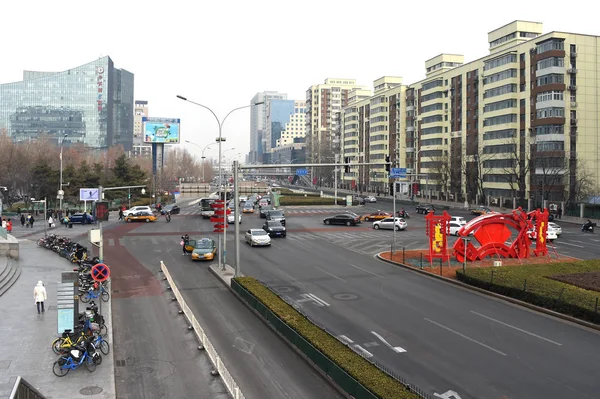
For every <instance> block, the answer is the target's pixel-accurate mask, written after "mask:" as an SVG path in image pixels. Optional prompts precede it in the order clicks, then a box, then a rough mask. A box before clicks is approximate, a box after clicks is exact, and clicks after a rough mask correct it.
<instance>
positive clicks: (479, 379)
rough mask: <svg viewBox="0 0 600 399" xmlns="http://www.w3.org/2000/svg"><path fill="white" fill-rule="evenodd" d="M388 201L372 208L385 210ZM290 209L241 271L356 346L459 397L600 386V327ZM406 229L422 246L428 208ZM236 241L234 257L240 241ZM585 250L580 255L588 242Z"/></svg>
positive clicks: (367, 233)
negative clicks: (393, 259)
mask: <svg viewBox="0 0 600 399" xmlns="http://www.w3.org/2000/svg"><path fill="white" fill-rule="evenodd" d="M387 205H388V204H384V203H380V204H376V205H374V206H372V205H369V206H367V207H365V210H366V209H368V208H371V209H383V210H386V209H388V207H387ZM389 205H391V204H389ZM409 211H410V210H409ZM320 212H321V213H320ZM287 214H288V217H287V219H288V237H287V238H286V239H275V240H273V245H272V246H271V247H267V248H250V247H249V246H246V245H245V244H242V253H241V259H242V262H243V263H242V265H241V266H242V270H243V272H244V273H245V274H247V275H252V276H255V277H257V278H259V279H260V280H262V281H263V282H265V283H267V284H269V285H270V286H271V287H272V288H273V289H275V290H276V291H278V292H279V293H280V294H281V295H283V296H285V298H286V299H287V300H288V301H289V302H290V303H292V304H293V305H295V306H297V307H299V308H300V309H301V310H302V311H303V312H305V313H306V314H307V315H309V316H310V317H311V318H312V319H313V320H315V321H316V322H317V323H319V324H320V325H322V326H324V327H325V328H327V329H328V330H329V331H330V332H331V333H332V334H334V335H336V336H338V338H339V339H341V340H343V341H345V342H347V343H348V344H349V345H350V346H351V347H352V348H353V349H354V350H355V351H357V352H361V353H363V355H365V356H367V357H369V358H370V359H372V360H373V361H375V362H379V363H381V364H383V365H385V366H387V367H389V368H390V369H392V370H394V371H395V372H397V373H398V374H400V375H402V376H404V377H405V378H407V379H408V380H409V381H411V382H412V383H414V384H416V385H417V386H419V387H420V388H422V389H425V390H426V391H428V392H430V393H431V394H434V393H437V394H439V395H442V394H444V393H446V392H449V391H455V392H456V393H458V395H459V397H460V398H461V399H465V398H474V399H475V398H477V399H485V398H490V399H500V398H511V399H512V398H531V399H534V398H544V399H546V398H571V397H573V398H575V397H576V398H597V397H598V396H599V393H598V384H597V381H596V375H597V370H598V369H599V368H600V346H599V344H600V335H599V334H598V333H597V332H595V331H589V330H586V329H584V328H581V327H579V326H575V325H570V324H568V323H565V322H562V321H559V320H556V319H553V318H550V317H547V316H545V315H541V314H538V313H535V312H532V311H529V310H525V309H522V308H520V307H517V306H513V305H511V304H508V303H505V302H503V301H499V300H495V299H492V298H489V297H487V296H484V295H480V294H476V293H473V292H471V291H469V290H463V289H460V288H457V287H455V286H453V285H448V284H445V283H443V282H440V281H438V280H433V279H430V278H427V277H426V276H421V275H419V274H416V273H413V272H411V271H408V270H404V269H401V268H397V267H394V266H391V265H388V264H386V263H383V262H380V261H378V260H376V259H375V258H374V257H373V256H372V255H373V254H374V253H376V252H379V251H381V249H380V247H381V246H388V245H389V243H390V242H391V235H392V233H391V231H372V230H371V229H369V228H368V227H365V226H362V227H361V226H359V227H341V228H338V227H333V226H324V225H323V224H322V216H323V215H324V213H323V211H320V210H319V211H315V212H306V211H305V212H300V213H298V212H297V211H296V213H295V214H294V211H292V210H289V211H288V212H287ZM456 214H458V215H460V214H461V213H460V212H457V213H456ZM463 214H464V213H463ZM205 224H206V227H205ZM209 225H210V223H209V222H208V221H203V220H200V219H198V217H196V216H187V217H184V221H183V226H184V228H185V229H188V230H189V229H191V228H192V227H195V228H196V229H197V230H201V231H207V230H208V229H209V227H208V226H209ZM261 225H262V220H261V219H260V218H258V216H248V217H245V218H244V220H243V224H242V226H243V229H242V230H245V229H248V228H251V227H255V228H258V227H260V226H261ZM187 226H189V228H188V227H187ZM563 227H564V228H565V233H564V236H563V237H561V239H560V240H563V239H564V240H565V241H566V240H574V238H577V239H578V240H581V241H583V240H586V239H588V240H590V239H593V236H591V235H588V236H586V235H584V234H583V233H580V234H578V232H577V229H578V226H573V227H572V228H571V227H569V226H566V225H565V226H563ZM376 234H378V235H379V236H376ZM580 235H581V237H579V236H580ZM229 237H230V239H231V240H233V239H234V237H233V234H230V235H229ZM397 237H399V238H398V241H399V242H403V243H404V244H405V245H406V246H407V248H410V247H416V248H423V245H422V244H420V243H426V237H425V233H424V222H423V217H422V216H421V215H416V214H414V215H412V217H411V218H410V219H409V229H408V231H405V232H399V233H397ZM588 237H589V238H588ZM240 239H241V237H240ZM560 240H559V241H560ZM228 245H229V247H228V248H229V250H228V251H229V254H230V257H231V256H232V255H231V251H232V246H233V241H231V242H229V243H228ZM558 245H559V244H558V243H557V247H558ZM564 247H565V249H568V247H569V246H567V245H565V246H564ZM577 254H578V255H580V257H581V255H582V251H579V250H578V251H577ZM189 276H190V275H189ZM190 278H191V277H190Z"/></svg>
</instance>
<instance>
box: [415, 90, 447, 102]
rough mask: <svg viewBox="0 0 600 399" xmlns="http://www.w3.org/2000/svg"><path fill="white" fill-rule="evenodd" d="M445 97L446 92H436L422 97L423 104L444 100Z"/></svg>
mask: <svg viewBox="0 0 600 399" xmlns="http://www.w3.org/2000/svg"><path fill="white" fill-rule="evenodd" d="M442 97H444V92H442V91H436V92H434V93H430V94H426V95H424V96H421V102H422V103H423V102H425V101H430V100H434V99H436V98H442Z"/></svg>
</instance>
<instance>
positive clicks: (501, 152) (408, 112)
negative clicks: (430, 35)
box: [307, 21, 600, 206]
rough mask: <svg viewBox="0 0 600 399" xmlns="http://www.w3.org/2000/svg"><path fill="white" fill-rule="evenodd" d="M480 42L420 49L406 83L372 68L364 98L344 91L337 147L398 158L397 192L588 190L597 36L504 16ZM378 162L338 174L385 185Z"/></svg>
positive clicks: (595, 167)
mask: <svg viewBox="0 0 600 399" xmlns="http://www.w3.org/2000/svg"><path fill="white" fill-rule="evenodd" d="M488 42H489V54H488V55H486V56H485V57H482V58H480V59H478V60H475V61H472V62H469V63H467V64H465V63H464V60H463V56H462V55H457V54H440V55H438V56H436V57H434V58H432V59H430V60H427V61H426V62H425V68H426V77H425V79H423V80H421V81H419V82H416V83H414V84H410V85H407V86H404V85H402V83H401V79H400V78H392V77H384V78H381V79H379V80H377V81H375V85H374V86H375V90H374V93H373V94H372V95H371V96H369V97H365V96H364V94H365V91H362V92H361V91H360V90H354V91H350V92H349V95H348V105H347V106H346V107H345V108H344V109H343V111H342V113H341V115H340V121H341V125H342V128H341V134H342V136H343V141H342V148H341V154H342V155H343V157H345V158H347V159H350V160H351V161H356V162H362V161H364V160H365V159H368V160H369V161H370V162H373V161H375V160H379V159H380V158H381V157H385V156H386V155H388V156H390V162H392V166H393V167H406V168H407V172H408V176H407V179H403V180H401V181H403V182H404V183H407V184H405V185H404V186H405V187H409V190H408V192H407V193H406V194H407V195H408V196H412V195H419V196H426V197H429V196H431V197H432V198H442V199H450V200H456V201H461V202H462V201H468V202H469V203H471V204H472V203H480V204H482V203H485V204H500V202H503V203H504V204H505V205H506V206H512V205H513V201H515V202H517V203H518V204H523V205H526V204H527V202H528V200H530V201H532V203H533V204H534V205H537V204H542V202H543V201H544V200H547V201H550V202H558V201H570V202H572V203H575V202H578V201H581V200H584V198H581V196H582V195H583V194H584V193H588V194H589V193H591V192H597V190H598V188H600V184H599V182H600V159H598V158H599V157H600V155H599V151H598V150H599V145H600V134H599V131H598V123H599V122H598V120H599V111H600V104H599V97H598V91H599V89H600V44H599V38H598V37H597V36H589V35H583V34H574V33H565V32H550V33H546V34H543V31H542V24H541V23H537V22H526V21H515V22H512V23H510V24H508V25H505V26H503V27H501V28H498V29H496V30H493V31H492V32H490V33H489V34H488ZM314 94H315V93H313V98H314ZM360 94H363V96H360ZM313 108H314V107H313ZM318 116H322V115H321V114H319V115H318ZM312 119H313V120H315V119H317V118H315V117H313V118H312ZM317 120H318V119H317ZM307 123H308V119H307ZM307 133H308V131H307ZM382 172H383V171H382V170H381V169H378V168H369V170H368V172H364V171H361V168H360V167H351V168H350V169H349V170H348V169H347V170H346V171H345V172H343V173H342V179H343V180H342V181H343V182H344V184H346V185H349V186H354V187H360V188H361V189H370V190H371V191H376V190H380V191H383V190H386V191H387V190H389V189H388V188H387V184H388V182H389V181H388V179H387V174H383V173H382ZM380 173H382V177H380ZM590 182H591V184H590ZM415 183H416V184H415ZM594 190H595V191H594ZM513 198H514V200H513Z"/></svg>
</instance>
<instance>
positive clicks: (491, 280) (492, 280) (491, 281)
mask: <svg viewBox="0 0 600 399" xmlns="http://www.w3.org/2000/svg"><path fill="white" fill-rule="evenodd" d="M490 284H494V271H493V270H492V278H490Z"/></svg>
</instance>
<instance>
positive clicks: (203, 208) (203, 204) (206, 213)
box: [200, 196, 219, 219]
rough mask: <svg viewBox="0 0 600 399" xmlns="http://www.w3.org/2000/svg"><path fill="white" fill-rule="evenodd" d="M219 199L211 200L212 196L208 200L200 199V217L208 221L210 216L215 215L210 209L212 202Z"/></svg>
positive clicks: (211, 208)
mask: <svg viewBox="0 0 600 399" xmlns="http://www.w3.org/2000/svg"><path fill="white" fill-rule="evenodd" d="M218 198H219V197H215V198H213V197H212V196H211V197H209V198H201V199H200V215H201V216H202V217H203V218H204V219H208V218H210V217H211V216H213V215H214V214H215V210H214V209H213V207H212V204H214V202H215V201H216V200H217V199H218Z"/></svg>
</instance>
